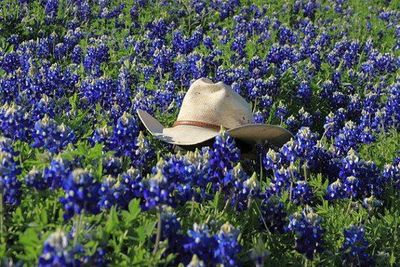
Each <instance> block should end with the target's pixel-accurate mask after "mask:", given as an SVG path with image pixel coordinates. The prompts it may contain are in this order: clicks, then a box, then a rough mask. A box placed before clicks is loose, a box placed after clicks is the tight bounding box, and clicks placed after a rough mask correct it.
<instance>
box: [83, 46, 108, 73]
mask: <svg viewBox="0 0 400 267" xmlns="http://www.w3.org/2000/svg"><path fill="white" fill-rule="evenodd" d="M109 57H110V55H109V48H108V47H107V45H106V44H104V43H100V44H98V46H93V45H91V46H89V47H88V49H87V53H86V55H85V57H84V59H83V66H84V67H85V70H86V71H87V72H89V73H91V74H92V75H93V76H94V77H99V76H100V75H101V70H100V64H101V63H103V62H107V61H108V60H109Z"/></svg>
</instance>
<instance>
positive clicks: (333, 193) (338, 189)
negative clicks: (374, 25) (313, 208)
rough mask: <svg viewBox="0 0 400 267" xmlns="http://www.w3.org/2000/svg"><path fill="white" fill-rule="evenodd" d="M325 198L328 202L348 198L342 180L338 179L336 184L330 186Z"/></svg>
mask: <svg viewBox="0 0 400 267" xmlns="http://www.w3.org/2000/svg"><path fill="white" fill-rule="evenodd" d="M325 198H326V199H327V200H335V199H342V198H346V191H345V188H344V184H343V183H342V181H341V180H340V179H337V180H336V181H335V182H333V183H331V184H330V185H329V186H328V188H327V192H326V195H325Z"/></svg>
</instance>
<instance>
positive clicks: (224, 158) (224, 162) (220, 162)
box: [207, 131, 240, 190]
mask: <svg viewBox="0 0 400 267" xmlns="http://www.w3.org/2000/svg"><path fill="white" fill-rule="evenodd" d="M239 159H240V151H239V149H238V148H237V147H236V144H235V140H234V139H233V137H231V136H230V135H229V134H228V133H227V132H226V131H222V132H221V133H220V135H218V136H216V137H215V141H214V144H213V147H212V149H210V150H209V155H208V166H207V168H208V173H207V179H208V181H209V182H211V183H212V184H213V189H214V190H217V188H223V186H224V184H225V185H226V183H224V182H223V180H221V179H223V178H224V177H225V174H226V173H228V172H229V170H231V169H232V168H233V166H234V164H236V163H237V162H238V161H239Z"/></svg>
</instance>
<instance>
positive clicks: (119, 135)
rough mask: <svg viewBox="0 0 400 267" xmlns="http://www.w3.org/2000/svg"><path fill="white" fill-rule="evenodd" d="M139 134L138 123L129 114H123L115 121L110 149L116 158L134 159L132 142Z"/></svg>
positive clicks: (134, 146)
mask: <svg viewBox="0 0 400 267" xmlns="http://www.w3.org/2000/svg"><path fill="white" fill-rule="evenodd" d="M138 134H139V126H138V123H137V121H136V119H135V117H133V116H132V115H131V114H129V113H127V112H124V114H123V115H122V116H121V117H120V118H119V119H118V120H117V125H116V126H115V128H114V131H113V134H112V136H111V138H110V146H111V147H110V148H111V149H113V150H115V151H116V152H117V153H116V155H117V156H127V157H131V158H135V154H134V153H135V150H136V145H135V143H134V140H135V139H136V137H137V136H138Z"/></svg>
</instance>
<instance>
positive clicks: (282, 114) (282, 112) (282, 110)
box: [275, 102, 288, 122]
mask: <svg viewBox="0 0 400 267" xmlns="http://www.w3.org/2000/svg"><path fill="white" fill-rule="evenodd" d="M287 114H288V110H287V107H286V106H285V105H284V104H283V103H282V102H279V105H278V107H277V108H276V111H275V115H276V116H277V117H278V118H279V119H280V120H281V122H282V121H283V120H284V119H285V118H286V116H287Z"/></svg>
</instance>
